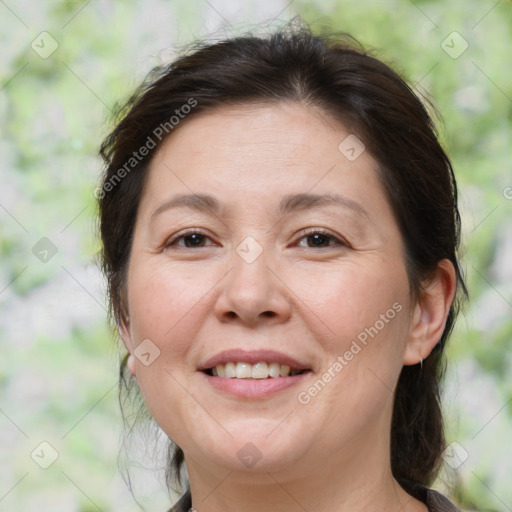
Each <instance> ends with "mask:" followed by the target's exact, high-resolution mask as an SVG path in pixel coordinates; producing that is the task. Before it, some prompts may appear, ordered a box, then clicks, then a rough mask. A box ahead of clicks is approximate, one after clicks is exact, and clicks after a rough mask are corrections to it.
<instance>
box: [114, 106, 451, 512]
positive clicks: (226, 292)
mask: <svg viewBox="0 0 512 512" xmlns="http://www.w3.org/2000/svg"><path fill="white" fill-rule="evenodd" d="M347 135H349V132H348V131H347V130H346V129H345V128H344V127H343V126H341V125H340V124H339V123H337V122H335V121H333V120H331V119H329V118H327V117H326V116H325V115H322V114H321V113H319V112H317V111H313V110H311V109H310V108H309V109H307V108H305V107H304V106H301V105H296V104H279V105H272V106H268V105H266V106H263V105H245V106H239V107H229V108H228V107H226V108H222V109H218V110H215V111H210V112H207V113H204V114H199V115H195V116H194V117H191V118H190V119H187V120H186V121H184V122H182V124H181V125H180V126H179V128H178V129H176V131H175V132H173V134H172V136H171V137H169V138H168V139H167V140H166V141H165V143H164V144H163V146H162V147H161V148H160V149H159V151H158V153H157V154H156V155H155V157H154V158H153V160H152V162H151V164H150V168H149V176H148V181H147V183H146V187H145V190H144V193H143V197H142V200H141V203H140V205H139V211H138V217H137V223H136V226H135V234H134V239H133V246H132V250H131V256H130V262H129V267H128V274H127V310H128V321H127V322H123V323H122V325H121V328H120V333H121V336H122V338H123V341H124V343H125V345H126V347H127V349H128V350H129V351H130V352H131V353H133V351H134V350H135V348H136V347H137V346H138V345H139V344H140V343H141V342H142V341H143V340H145V339H149V340H151V342H152V343H153V344H154V345H155V346H156V347H158V349H159V350H160V355H159V357H157V358H156V359H155V360H154V362H152V364H150V365H148V366H146V365H144V364H143V363H141V362H140V361H139V360H138V359H137V358H135V357H131V358H130V362H129V365H130V369H131V371H132V373H133V374H134V375H135V376H136V379H137V382H138V384H139V387H140V389H141V392H142V394H143V396H144V399H145V401H146V403H147V405H148V407H149V409H150V411H151V412H152V414H153V417H154V418H155V420H156V421H157V422H158V424H159V425H160V426H161V428H162V429H163V430H164V431H165V432H166V433H167V434H168V435H169V437H170V438H172V439H173V440H174V441H175V442H176V443H177V444H178V445H179V446H180V447H181V448H182V449H183V451H184V453H185V461H186V466H187V470H188V473H189V478H190V485H191V491H192V502H193V506H194V508H196V509H197V510H198V511H199V512H203V511H208V512H216V511H225V510H239V511H245V510H247V511H249V510H250V511H252V512H254V511H256V512H257V511H260V510H261V511H267V510H273V511H282V512H285V511H286V512H288V511H290V512H291V511H303V510H316V511H320V512H323V511H351V512H357V511H363V510H364V511H366V512H368V511H377V510H378V511H379V512H382V511H397V510H401V511H425V510H427V509H426V507H425V506H424V505H423V504H422V503H420V502H419V501H417V500H415V499H413V498H412V497H411V496H409V495H408V494H407V493H405V491H403V490H402V489H401V488H400V487H399V485H398V484H397V483H396V482H395V480H394V479H393V477H392V474H391V468H390V457H389V449H390V446H389V432H390V424H391V414H392V405H393V402H392V399H393V392H394V389H395V386H396V383H397V380H398V376H399V374H400V371H401V368H402V366H403V365H404V364H406V365H408V364H417V363H418V362H420V360H422V359H425V358H426V357H427V356H428V354H429V353H430V351H431V350H432V348H433V347H434V346H435V344H436V343H437V341H438V340H439V338H440V336H441V334H442V332H443V328H444V325H445V321H446V317H447V314H448V311H449V307H450V304H451V302H452V300H453V295H454V290H455V274H454V270H453V266H452V265H451V263H449V262H448V261H446V260H443V261H442V262H440V264H439V267H438V270H437V272H435V273H434V275H433V276H432V278H431V279H430V280H429V281H428V282H426V283H425V287H424V288H425V290H424V292H423V293H422V295H421V296H420V298H419V300H413V299H412V296H411V293H410V289H409V282H408V277H407V273H406V269H405V263H404V246H403V240H402V237H401V234H400V231H399V229H398V226H397V223H396V221H395V219H394V216H393V213H392V210H391V207H390V204H389V202H388V201H387V198H386V196H385V194H384V190H383V188H382V186H381V184H380V181H379V179H378V175H377V164H376V162H375V160H374V159H373V158H372V157H371V155H370V154H369V152H368V151H364V152H363V153H362V154H361V155H360V156H359V157H358V158H357V159H356V160H355V161H349V160H348V159H347V158H345V156H344V155H343V154H342V153H341V152H340V151H339V150H338V146H339V144H340V142H341V141H343V140H344V139H345V137H347ZM333 192H336V193H338V194H342V195H343V196H345V197H347V198H349V199H350V200H352V201H355V202H356V203H357V204H358V205H359V207H360V208H361V209H362V210H364V212H365V213H358V212H356V211H354V210H353V209H351V208H348V207H346V206H340V205H327V206H318V207H309V208H306V209H303V210H297V211H293V212H291V213H289V214H287V215H284V216H283V215H279V214H278V213H277V212H276V208H277V206H278V205H279V202H280V201H281V199H282V197H283V196H284V195H287V194H297V193H314V194H326V193H333ZM191 193H193V194H203V193H204V194H209V195H212V196H214V197H215V198H216V199H217V200H218V201H219V202H220V204H221V209H220V210H219V211H218V212H217V213H215V214H213V213H209V212H202V211H197V210H194V209H191V208H188V207H177V208H171V209H167V210H165V211H162V212H161V213H159V214H157V215H155V216H154V217H153V218H152V214H153V212H154V211H155V210H156V209H157V208H158V207H159V206H161V205H162V204H164V203H165V202H166V201H168V200H169V199H170V198H171V197H173V196H174V195H177V194H191ZM189 228H191V229H192V228H193V229H196V230H199V231H200V232H201V233H203V234H204V235H205V237H204V238H199V240H201V244H200V245H199V246H198V247H197V246H192V247H187V246H186V243H187V240H188V243H189V244H190V240H191V239H190V238H188V239H183V238H181V239H179V240H178V241H174V243H173V240H172V239H171V237H172V236H173V235H180V234H182V233H183V232H184V231H185V230H188V229H189ZM305 229H307V230H309V231H310V232H315V231H316V230H317V229H322V230H327V231H328V232H329V233H330V234H332V236H333V237H334V238H332V239H331V238H329V237H327V238H321V240H323V241H324V245H325V246H322V247H316V246H314V244H313V243H312V239H311V237H309V238H308V237H307V236H306V234H305V233H303V230H305ZM248 236H251V237H253V238H254V239H255V240H256V241H257V242H258V244H259V245H260V246H261V249H262V253H261V255H260V256H259V257H258V258H257V259H256V260H255V261H254V262H252V263H247V262H246V261H245V260H244V259H243V258H241V257H240V256H239V254H237V252H236V248H237V246H238V245H239V244H240V242H241V241H242V240H244V239H245V238H246V237H248ZM196 238H197V237H196ZM169 240H171V244H172V245H169V246H167V247H165V245H166V242H168V241H169ZM336 240H340V241H345V242H346V243H344V244H341V243H338V242H337V241H336ZM397 303H398V304H399V305H400V306H401V310H400V312H398V313H397V314H396V315H395V317H394V318H393V319H392V320H390V321H388V322H387V323H385V325H384V327H383V328H382V329H380V330H379V332H378V334H377V335H376V336H374V337H373V338H371V339H370V340H369V342H368V344H367V345H366V346H364V347H363V348H362V350H361V351H360V352H359V353H357V355H355V356H354V357H353V359H352V360H351V361H349V362H348V364H347V365H346V366H344V367H343V369H342V371H338V372H335V376H334V377H333V378H332V380H331V381H330V382H329V383H328V384H327V385H326V386H325V387H324V388H323V389H322V391H321V392H319V393H318V394H317V395H316V396H314V397H312V398H311V400H310V402H309V403H307V404H303V403H300V402H299V400H298V394H299V392H301V391H305V390H306V391H307V389H308V388H309V387H310V386H311V385H313V384H314V382H315V381H317V380H318V379H319V378H320V377H321V376H322V375H323V374H324V373H325V372H327V371H328V370H329V368H331V373H332V366H333V363H334V362H335V361H336V360H337V356H339V355H343V354H345V352H346V351H347V350H348V349H349V348H350V346H351V343H352V341H353V340H355V339H356V337H357V335H358V334H360V333H361V332H363V331H364V330H365V328H369V327H370V326H374V325H375V324H376V321H377V320H379V318H381V316H380V315H382V314H385V313H386V311H388V310H389V309H390V308H392V306H393V304H397ZM269 312H270V313H269ZM238 347H243V348H246V349H248V350H250V349H269V348H270V349H274V350H277V351H282V352H285V353H287V354H290V355H291V356H294V357H296V358H297V359H299V360H300V361H305V362H308V364H309V366H310V368H311V369H312V373H311V374H310V375H308V376H307V377H306V378H304V379H303V380H302V382H301V384H300V386H292V387H290V388H288V389H286V390H284V391H281V392H279V393H278V394H276V395H274V396H272V397H269V398H267V399H264V400H252V401H251V400H241V399H237V398H234V397H227V396H224V395H221V394H220V393H219V392H218V391H216V390H215V389H214V388H213V387H212V386H210V385H209V384H207V383H206V382H205V379H204V376H203V375H201V374H200V373H199V372H198V371H197V367H198V366H199V364H200V363H202V362H204V361H205V360H206V359H207V358H209V357H211V356H213V355H214V354H217V353H218V352H220V351H222V350H226V349H231V348H238ZM248 442H251V443H252V444H254V445H255V446H256V447H257V449H258V451H259V453H260V454H261V459H260V460H259V461H258V462H257V463H256V464H255V465H254V466H253V467H252V468H248V467H246V466H245V465H244V464H243V463H242V462H241V461H240V460H239V458H238V457H237V452H238V451H239V450H240V449H241V448H242V447H243V446H244V445H246V443H248Z"/></svg>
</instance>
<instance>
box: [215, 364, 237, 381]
mask: <svg viewBox="0 0 512 512" xmlns="http://www.w3.org/2000/svg"><path fill="white" fill-rule="evenodd" d="M218 368H219V367H218V366H217V372H218V371H219V369H218ZM226 377H229V378H230V379H234V378H235V377H236V366H235V363H226Z"/></svg>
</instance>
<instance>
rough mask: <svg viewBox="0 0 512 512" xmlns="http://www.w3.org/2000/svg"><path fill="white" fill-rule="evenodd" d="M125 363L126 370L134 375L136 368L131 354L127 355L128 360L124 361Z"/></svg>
mask: <svg viewBox="0 0 512 512" xmlns="http://www.w3.org/2000/svg"><path fill="white" fill-rule="evenodd" d="M126 365H127V366H128V370H130V373H131V374H132V375H133V376H134V377H136V370H135V357H134V355H133V354H130V355H129V356H128V361H127V362H126Z"/></svg>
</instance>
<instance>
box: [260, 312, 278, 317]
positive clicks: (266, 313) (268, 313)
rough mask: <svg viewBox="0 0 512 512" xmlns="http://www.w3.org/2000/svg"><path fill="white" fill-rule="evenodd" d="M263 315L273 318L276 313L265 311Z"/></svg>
mask: <svg viewBox="0 0 512 512" xmlns="http://www.w3.org/2000/svg"><path fill="white" fill-rule="evenodd" d="M262 315H263V316H268V317H270V318H272V317H274V316H276V313H275V311H263V313H262Z"/></svg>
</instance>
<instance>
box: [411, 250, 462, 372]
mask: <svg viewBox="0 0 512 512" xmlns="http://www.w3.org/2000/svg"><path fill="white" fill-rule="evenodd" d="M456 286H457V278H456V274H455V269H454V266H453V264H452V262H451V261H449V260H447V259H445V260H442V261H440V262H439V264H438V266H437V269H436V271H435V273H434V274H433V276H432V277H431V278H430V279H429V280H428V282H427V283H425V285H424V288H423V290H422V291H421V293H420V297H419V299H418V302H417V303H416V305H415V308H414V313H413V316H412V320H411V330H410V336H409V340H408V342H407V346H406V349H405V353H404V365H414V364H419V363H420V362H421V361H423V360H425V359H426V358H427V357H428V356H429V354H430V353H431V352H432V350H433V348H434V347H435V346H436V345H437V343H438V342H439V340H440V339H441V337H442V335H443V332H444V328H445V325H446V319H447V318H448V314H449V312H450V308H451V305H452V302H453V299H454V297H455V290H456Z"/></svg>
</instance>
